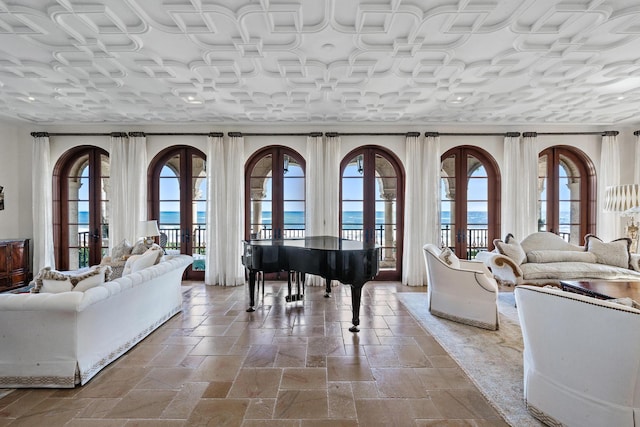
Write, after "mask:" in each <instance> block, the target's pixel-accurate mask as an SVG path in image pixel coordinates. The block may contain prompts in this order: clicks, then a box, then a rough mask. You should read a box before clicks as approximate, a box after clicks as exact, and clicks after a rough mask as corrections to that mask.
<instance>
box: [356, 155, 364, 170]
mask: <svg viewBox="0 0 640 427" xmlns="http://www.w3.org/2000/svg"><path fill="white" fill-rule="evenodd" d="M363 163H364V156H363V155H362V154H360V155H359V156H358V157H356V165H357V166H358V173H359V174H360V175H362V173H363V172H364V167H363Z"/></svg>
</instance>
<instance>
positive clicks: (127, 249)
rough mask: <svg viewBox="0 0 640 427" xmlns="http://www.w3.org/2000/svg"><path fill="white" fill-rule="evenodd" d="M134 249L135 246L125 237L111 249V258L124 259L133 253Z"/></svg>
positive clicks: (114, 259)
mask: <svg viewBox="0 0 640 427" xmlns="http://www.w3.org/2000/svg"><path fill="white" fill-rule="evenodd" d="M132 249H133V246H131V243H129V241H128V240H127V239H124V240H123V241H122V242H120V243H118V244H117V245H116V246H114V247H113V249H111V259H112V260H113V261H118V260H123V259H124V258H125V256H127V255H129V254H131V250H132Z"/></svg>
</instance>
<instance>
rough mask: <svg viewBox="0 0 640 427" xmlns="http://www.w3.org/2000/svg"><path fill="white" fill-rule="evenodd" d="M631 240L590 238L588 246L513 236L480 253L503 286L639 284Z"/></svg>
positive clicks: (543, 235) (545, 235)
mask: <svg viewBox="0 0 640 427" xmlns="http://www.w3.org/2000/svg"><path fill="white" fill-rule="evenodd" d="M630 243H631V241H630V240H629V239H626V238H623V239H617V240H614V241H612V242H603V241H601V240H600V239H598V238H597V237H596V236H593V235H587V236H586V238H585V245H584V246H578V245H574V244H571V243H568V242H566V241H565V240H563V239H562V238H561V237H560V236H558V235H556V234H553V233H549V232H537V233H533V234H530V235H529V236H527V237H526V238H524V239H523V240H522V241H521V242H518V241H517V240H516V239H515V238H514V237H513V236H512V235H511V234H509V235H507V238H506V239H505V240H504V241H502V240H495V241H494V245H495V247H496V249H495V250H494V251H492V252H480V253H479V254H478V255H477V256H476V259H477V260H480V261H483V262H484V263H485V265H486V266H487V267H489V269H491V272H492V273H493V275H494V277H495V278H496V280H497V281H498V283H500V284H501V285H522V284H532V285H556V286H558V285H559V284H560V281H561V280H577V279H604V280H640V264H639V260H640V255H638V254H630V253H629V245H630Z"/></svg>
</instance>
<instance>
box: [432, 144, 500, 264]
mask: <svg viewBox="0 0 640 427" xmlns="http://www.w3.org/2000/svg"><path fill="white" fill-rule="evenodd" d="M441 160H442V163H441V175H440V176H441V180H440V199H441V206H440V225H441V238H442V244H444V245H445V246H448V247H450V248H451V249H452V250H453V251H454V252H455V254H456V255H457V256H458V257H459V258H463V259H472V258H473V257H474V256H475V254H476V253H477V252H478V251H480V250H487V249H489V250H491V249H493V239H495V238H498V237H499V233H500V206H499V195H500V175H499V174H498V166H497V164H496V162H495V160H494V159H493V158H492V157H491V156H490V155H489V154H488V153H487V152H485V151H484V150H482V149H480V148H477V147H472V146H460V147H455V148H452V149H451V150H449V151H447V152H446V153H444V154H443V155H442V158H441Z"/></svg>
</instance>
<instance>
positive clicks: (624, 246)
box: [584, 234, 631, 268]
mask: <svg viewBox="0 0 640 427" xmlns="http://www.w3.org/2000/svg"><path fill="white" fill-rule="evenodd" d="M584 240H585V247H586V249H587V252H591V253H593V254H595V256H596V262H597V263H598V264H607V265H613V266H615V267H622V268H629V259H630V257H631V255H630V253H629V248H630V247H631V239H629V238H627V237H623V238H621V239H616V240H613V241H611V242H609V243H605V242H603V241H602V240H601V239H599V238H598V237H596V236H594V235H593V234H587V235H586V236H585V237H584Z"/></svg>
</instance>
